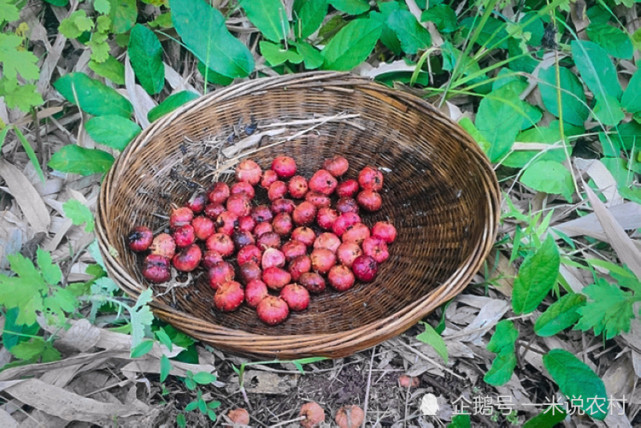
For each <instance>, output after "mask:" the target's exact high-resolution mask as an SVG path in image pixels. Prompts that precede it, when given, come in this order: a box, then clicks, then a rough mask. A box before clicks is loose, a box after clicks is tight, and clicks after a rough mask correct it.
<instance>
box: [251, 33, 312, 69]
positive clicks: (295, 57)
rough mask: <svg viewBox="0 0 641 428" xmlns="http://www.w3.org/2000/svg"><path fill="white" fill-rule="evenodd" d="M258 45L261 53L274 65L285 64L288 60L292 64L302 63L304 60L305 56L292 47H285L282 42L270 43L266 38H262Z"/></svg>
mask: <svg viewBox="0 0 641 428" xmlns="http://www.w3.org/2000/svg"><path fill="white" fill-rule="evenodd" d="M258 45H259V47H260V53H261V55H262V56H263V57H264V58H265V60H266V61H267V62H268V63H269V65H271V66H272V67H275V66H277V65H280V64H283V63H285V62H287V61H289V62H291V63H292V64H300V63H301V62H303V57H302V56H301V55H300V54H299V53H298V52H296V51H294V50H293V49H291V48H290V49H284V48H283V47H282V46H281V45H280V44H277V45H275V44H274V43H270V42H267V41H265V40H262V41H261V42H260V43H259V44H258Z"/></svg>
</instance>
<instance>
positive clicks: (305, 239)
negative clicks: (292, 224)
mask: <svg viewBox="0 0 641 428" xmlns="http://www.w3.org/2000/svg"><path fill="white" fill-rule="evenodd" d="M291 238H292V240H293V241H300V242H302V243H303V244H305V245H306V246H308V247H309V246H311V245H312V244H313V243H314V241H315V240H316V233H315V232H314V230H313V229H312V228H310V227H307V226H299V227H297V228H296V229H294V230H293V231H292V236H291Z"/></svg>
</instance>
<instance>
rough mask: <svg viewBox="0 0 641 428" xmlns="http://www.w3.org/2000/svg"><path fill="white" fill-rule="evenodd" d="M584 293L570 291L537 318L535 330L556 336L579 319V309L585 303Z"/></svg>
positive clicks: (545, 334) (543, 335)
mask: <svg viewBox="0 0 641 428" xmlns="http://www.w3.org/2000/svg"><path fill="white" fill-rule="evenodd" d="M585 301H586V298H585V296H584V295H582V294H578V293H568V294H566V295H565V296H563V297H561V298H560V299H559V300H557V301H556V302H554V303H552V304H551V305H550V307H549V308H547V310H546V311H545V312H543V314H542V315H541V316H540V317H539V318H538V319H537V320H536V323H535V324H534V332H535V333H536V334H538V335H539V336H542V337H548V336H554V335H555V334H557V333H558V332H560V331H561V330H564V329H566V328H568V327H570V326H571V325H573V324H574V323H575V322H577V321H578V320H579V318H580V317H581V314H580V313H579V312H578V309H579V308H580V307H582V306H583V305H584V304H585Z"/></svg>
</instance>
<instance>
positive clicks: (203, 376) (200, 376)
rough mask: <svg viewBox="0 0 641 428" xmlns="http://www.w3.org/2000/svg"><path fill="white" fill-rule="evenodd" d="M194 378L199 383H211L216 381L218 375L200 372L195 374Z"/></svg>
mask: <svg viewBox="0 0 641 428" xmlns="http://www.w3.org/2000/svg"><path fill="white" fill-rule="evenodd" d="M192 379H193V380H194V382H196V383H197V384H199V385H209V384H210V383H212V382H214V381H216V376H214V375H213V374H211V373H208V372H198V373H196V374H194V377H193V378H192Z"/></svg>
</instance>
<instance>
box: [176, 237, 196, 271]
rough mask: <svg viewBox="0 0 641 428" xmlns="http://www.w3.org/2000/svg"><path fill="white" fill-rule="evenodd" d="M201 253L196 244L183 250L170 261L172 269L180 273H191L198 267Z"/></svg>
mask: <svg viewBox="0 0 641 428" xmlns="http://www.w3.org/2000/svg"><path fill="white" fill-rule="evenodd" d="M202 257H203V252H202V250H201V249H200V247H199V246H198V245H196V244H191V245H190V246H188V247H185V248H183V249H182V250H180V251H179V252H178V253H176V254H175V255H174V258H173V259H171V262H172V264H173V265H174V267H175V268H176V269H177V270H179V271H181V272H191V271H193V270H194V269H196V268H197V267H198V265H199V264H200V260H201V259H202Z"/></svg>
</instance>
